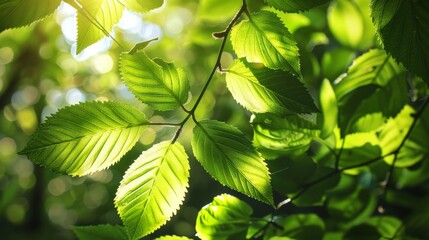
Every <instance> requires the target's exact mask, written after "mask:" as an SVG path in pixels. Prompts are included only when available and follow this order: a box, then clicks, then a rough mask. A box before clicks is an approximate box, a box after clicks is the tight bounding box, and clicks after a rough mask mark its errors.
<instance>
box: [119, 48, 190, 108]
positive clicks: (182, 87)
mask: <svg viewBox="0 0 429 240" xmlns="http://www.w3.org/2000/svg"><path fill="white" fill-rule="evenodd" d="M119 68H120V72H121V75H122V78H123V80H124V82H125V84H126V85H127V86H128V88H129V89H130V91H131V92H133V93H134V94H135V95H136V97H137V98H139V99H140V100H141V101H142V102H144V103H146V104H148V105H149V106H151V107H153V108H154V109H157V110H162V111H165V110H173V109H175V108H177V107H179V106H182V105H183V104H185V103H186V101H187V99H188V92H189V88H190V87H189V82H188V79H187V78H186V75H185V72H184V71H183V70H182V69H181V68H178V67H175V66H174V64H173V63H167V62H164V61H163V60H161V59H153V60H151V59H149V57H148V56H146V54H145V53H144V52H137V53H135V54H126V53H123V54H122V55H121V59H120V67H119Z"/></svg>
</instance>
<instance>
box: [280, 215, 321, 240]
mask: <svg viewBox="0 0 429 240" xmlns="http://www.w3.org/2000/svg"><path fill="white" fill-rule="evenodd" d="M276 222H277V221H276ZM277 223H278V224H279V225H280V226H282V227H283V229H284V231H282V232H281V233H280V234H279V235H282V236H288V237H290V238H291V239H295V240H308V239H312V240H321V239H322V238H323V235H324V232H325V223H324V222H323V220H322V219H320V217H319V216H317V215H316V214H295V215H289V216H287V217H285V218H283V219H282V220H281V221H278V222H277Z"/></svg>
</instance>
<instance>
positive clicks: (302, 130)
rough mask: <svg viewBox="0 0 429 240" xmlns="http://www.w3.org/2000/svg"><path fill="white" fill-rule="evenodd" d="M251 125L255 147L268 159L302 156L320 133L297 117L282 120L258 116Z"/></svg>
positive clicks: (309, 123) (308, 122) (280, 118)
mask: <svg viewBox="0 0 429 240" xmlns="http://www.w3.org/2000/svg"><path fill="white" fill-rule="evenodd" d="M251 123H252V125H253V130H254V136H253V145H254V146H255V147H256V149H258V151H259V152H260V153H261V154H262V155H263V156H264V157H265V158H268V159H275V158H277V157H280V156H282V155H291V156H297V155H300V154H302V153H304V152H305V151H307V150H308V148H309V147H310V143H311V141H312V140H313V138H314V137H317V136H318V135H319V133H320V131H319V130H318V129H317V127H316V126H315V124H313V123H312V122H310V121H308V120H305V119H303V118H301V117H299V116H296V115H291V116H287V117H284V118H282V117H280V116H277V115H275V114H270V113H267V114H257V115H255V116H254V117H253V118H252V121H251Z"/></svg>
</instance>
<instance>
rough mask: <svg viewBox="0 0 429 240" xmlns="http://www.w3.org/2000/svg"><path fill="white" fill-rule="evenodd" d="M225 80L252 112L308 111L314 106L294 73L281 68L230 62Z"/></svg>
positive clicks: (311, 110)
mask: <svg viewBox="0 0 429 240" xmlns="http://www.w3.org/2000/svg"><path fill="white" fill-rule="evenodd" d="M226 83H227V87H228V89H229V91H230V92H231V93H232V95H233V96H234V99H235V100H236V101H237V102H238V103H240V104H241V105H243V106H244V107H245V108H246V109H248V110H249V111H251V112H255V113H265V112H271V113H277V114H283V113H291V112H294V113H312V112H316V111H317V108H316V106H315V105H314V103H313V99H312V98H311V96H310V94H309V93H308V90H307V88H306V87H305V86H304V84H302V83H301V82H300V81H299V80H298V79H297V78H296V77H295V76H293V75H292V74H290V73H289V72H286V71H282V70H272V69H269V68H266V67H261V66H259V67H258V66H256V65H252V64H251V63H247V62H246V61H245V60H244V59H239V60H236V61H234V63H233V64H232V65H231V67H230V69H228V71H227V75H226Z"/></svg>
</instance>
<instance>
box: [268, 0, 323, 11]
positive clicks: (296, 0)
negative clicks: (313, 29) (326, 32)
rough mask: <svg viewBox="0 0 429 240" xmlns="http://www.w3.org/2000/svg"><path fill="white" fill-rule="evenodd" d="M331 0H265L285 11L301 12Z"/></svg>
mask: <svg viewBox="0 0 429 240" xmlns="http://www.w3.org/2000/svg"><path fill="white" fill-rule="evenodd" d="M329 1H330V0H287V1H285V0H265V2H267V4H268V5H270V6H272V7H274V8H276V9H278V10H282V11H285V12H300V11H305V10H309V9H311V8H314V7H317V6H319V5H322V4H324V3H327V2H329Z"/></svg>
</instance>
